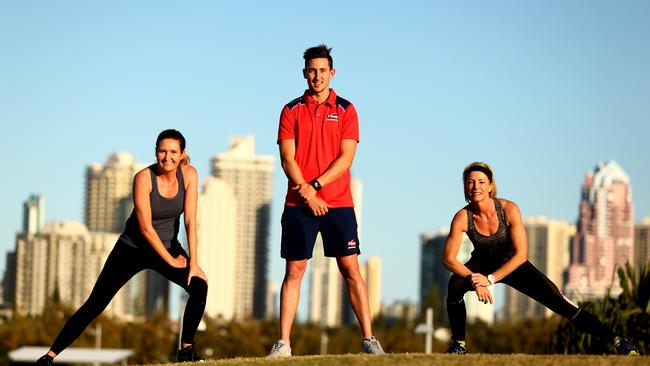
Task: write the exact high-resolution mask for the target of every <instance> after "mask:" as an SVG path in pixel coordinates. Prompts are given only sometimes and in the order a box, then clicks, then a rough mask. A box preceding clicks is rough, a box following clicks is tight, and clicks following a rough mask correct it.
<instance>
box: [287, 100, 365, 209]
mask: <svg viewBox="0 0 650 366" xmlns="http://www.w3.org/2000/svg"><path fill="white" fill-rule="evenodd" d="M291 139H293V140H295V142H296V156H295V159H296V162H297V163H298V166H299V167H300V171H301V172H302V176H303V178H305V180H306V181H307V182H311V181H312V180H314V179H316V178H318V177H319V176H321V175H322V174H323V173H324V172H325V171H326V170H327V168H329V166H330V164H331V163H332V162H333V161H334V160H335V159H336V158H337V157H338V156H339V152H340V149H341V141H342V140H356V141H357V142H358V141H359V120H358V118H357V111H356V110H355V109H354V106H353V105H352V103H350V102H348V101H347V100H345V99H343V98H341V97H338V96H336V93H335V92H334V89H330V95H329V97H327V100H325V102H323V103H321V104H318V102H317V101H316V100H315V99H314V98H312V97H311V96H309V95H308V94H307V91H305V94H304V95H303V96H301V97H299V98H296V99H294V100H292V101H291V102H289V103H288V104H287V105H285V106H284V108H283V109H282V113H281V115H280V128H279V131H278V143H279V142H280V141H281V140H291ZM288 186H289V188H288V190H287V197H286V203H285V204H286V205H287V206H303V205H304V201H303V199H302V198H301V197H300V195H299V194H298V193H297V192H296V191H294V190H293V189H291V186H292V184H291V182H289V184H288ZM317 195H318V197H320V198H322V199H323V200H324V201H325V202H327V203H328V204H329V205H330V206H332V207H354V204H353V203H352V193H351V192H350V170H348V171H346V172H345V173H343V175H341V176H340V177H339V178H337V179H336V180H335V181H333V182H331V183H329V184H328V185H326V186H323V189H321V190H320V191H318V193H317Z"/></svg>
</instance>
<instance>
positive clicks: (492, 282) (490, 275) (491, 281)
mask: <svg viewBox="0 0 650 366" xmlns="http://www.w3.org/2000/svg"><path fill="white" fill-rule="evenodd" d="M487 280H488V282H489V283H490V285H494V275H493V274H489V275H487Z"/></svg>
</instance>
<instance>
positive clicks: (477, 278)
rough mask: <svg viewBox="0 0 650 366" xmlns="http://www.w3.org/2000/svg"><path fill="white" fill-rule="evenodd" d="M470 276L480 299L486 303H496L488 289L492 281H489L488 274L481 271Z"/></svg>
mask: <svg viewBox="0 0 650 366" xmlns="http://www.w3.org/2000/svg"><path fill="white" fill-rule="evenodd" d="M468 278H469V280H470V281H471V283H472V286H473V287H474V290H475V291H476V296H477V297H478V301H480V302H482V303H484V304H487V303H488V302H489V303H490V304H492V303H494V300H493V299H492V294H491V293H490V290H489V289H488V286H490V281H488V279H487V276H485V275H483V274H480V273H472V274H471V275H469V277H468Z"/></svg>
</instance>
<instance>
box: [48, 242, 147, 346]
mask: <svg viewBox="0 0 650 366" xmlns="http://www.w3.org/2000/svg"><path fill="white" fill-rule="evenodd" d="M143 268H144V267H143V265H142V263H141V261H140V255H139V253H138V249H135V248H131V247H129V246H127V245H126V244H124V243H121V242H119V241H118V242H117V244H115V247H114V248H113V251H111V253H110V254H109V256H108V259H106V263H105V264H104V268H103V269H102V272H101V273H100V274H99V278H98V279H97V282H96V283H95V287H93V290H92V292H91V293H90V296H89V297H88V299H87V300H86V302H85V303H84V304H83V305H81V307H80V308H79V310H77V311H76V312H75V313H74V314H73V315H72V316H71V317H70V319H68V321H67V322H66V323H65V325H64V326H63V328H62V329H61V331H60V332H59V335H58V336H57V337H56V339H55V340H54V343H52V347H50V351H49V352H48V355H49V356H51V357H55V356H56V355H58V354H59V353H61V351H63V350H64V349H66V348H67V347H68V346H69V345H70V344H71V343H72V342H74V340H75V339H77V338H79V336H80V335H81V333H82V332H83V331H84V330H85V329H86V327H88V324H90V322H92V321H93V320H94V319H95V318H97V317H98V316H99V314H101V313H102V312H103V311H104V309H106V307H107V306H108V304H109V303H110V301H111V300H112V299H113V297H114V296H115V294H117V292H118V291H119V290H120V288H122V286H124V284H125V283H126V282H127V281H128V280H129V279H131V278H132V277H133V276H134V275H135V274H136V273H138V272H140V271H141V270H142V269H143Z"/></svg>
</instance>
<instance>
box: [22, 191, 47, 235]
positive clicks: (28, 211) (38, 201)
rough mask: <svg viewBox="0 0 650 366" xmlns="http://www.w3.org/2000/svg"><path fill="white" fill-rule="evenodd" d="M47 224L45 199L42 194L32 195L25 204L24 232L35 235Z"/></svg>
mask: <svg viewBox="0 0 650 366" xmlns="http://www.w3.org/2000/svg"><path fill="white" fill-rule="evenodd" d="M44 223H45V197H43V195H42V194H32V195H30V196H29V198H27V200H26V201H25V202H24V203H23V231H22V232H24V233H28V234H35V233H37V232H39V231H40V230H41V228H42V227H43V224H44Z"/></svg>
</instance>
